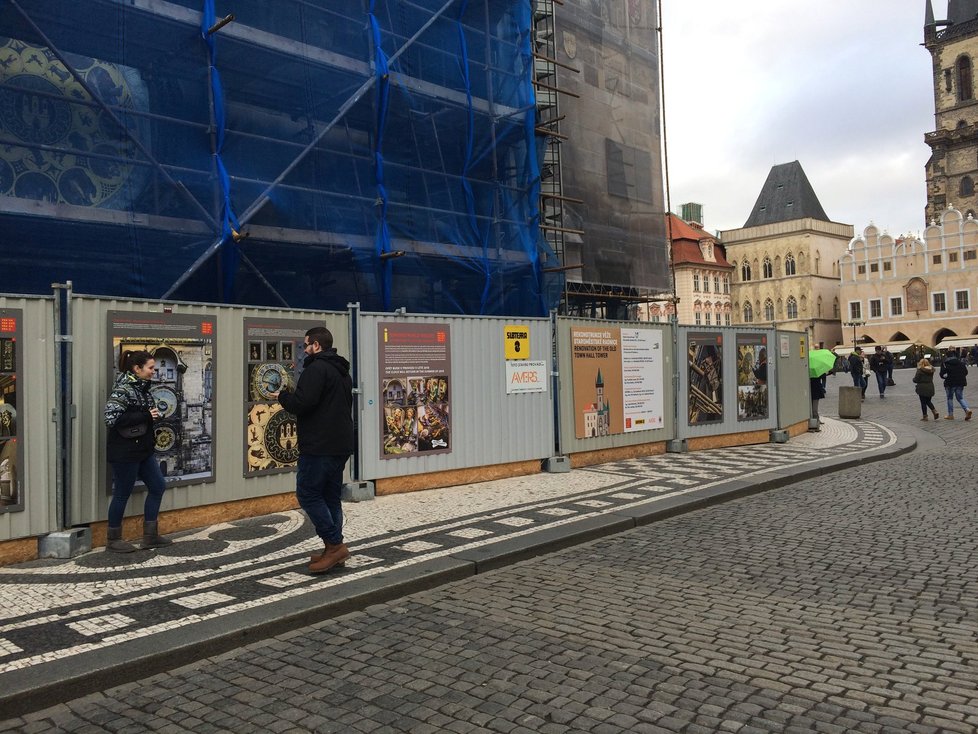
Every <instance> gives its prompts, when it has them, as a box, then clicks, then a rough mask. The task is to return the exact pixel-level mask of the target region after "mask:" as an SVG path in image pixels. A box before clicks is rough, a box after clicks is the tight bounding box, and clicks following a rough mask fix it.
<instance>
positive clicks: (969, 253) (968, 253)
mask: <svg viewBox="0 0 978 734" xmlns="http://www.w3.org/2000/svg"><path fill="white" fill-rule="evenodd" d="M964 259H965V260H974V259H975V251H974V250H965V251H964Z"/></svg>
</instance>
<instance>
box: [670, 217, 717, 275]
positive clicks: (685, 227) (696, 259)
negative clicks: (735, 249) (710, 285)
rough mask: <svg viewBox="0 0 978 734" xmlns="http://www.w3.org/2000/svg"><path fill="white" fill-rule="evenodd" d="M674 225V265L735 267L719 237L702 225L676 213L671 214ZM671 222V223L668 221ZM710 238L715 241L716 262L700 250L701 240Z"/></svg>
mask: <svg viewBox="0 0 978 734" xmlns="http://www.w3.org/2000/svg"><path fill="white" fill-rule="evenodd" d="M668 216H669V219H670V220H671V227H672V263H673V265H687V264H693V265H708V266H710V267H716V268H729V269H730V270H733V269H734V266H733V265H731V264H730V263H729V262H728V261H727V257H726V253H725V252H724V250H723V245H721V244H720V243H719V242H717V238H716V237H714V236H713V235H711V234H708V233H707V232H705V231H704V230H703V229H702V228H701V227H699V226H698V225H695V224H690V223H689V222H684V221H683V220H682V219H680V218H679V217H677V216H676V215H675V214H669V215H668ZM667 224H669V223H667ZM703 240H709V241H710V242H712V243H713V252H714V255H715V257H716V261H715V262H710V261H709V260H707V259H706V258H704V257H703V252H702V251H701V250H700V242H702V241H703Z"/></svg>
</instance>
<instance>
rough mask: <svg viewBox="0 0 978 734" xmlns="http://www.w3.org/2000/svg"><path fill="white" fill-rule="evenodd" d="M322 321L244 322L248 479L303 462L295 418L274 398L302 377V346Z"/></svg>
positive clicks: (248, 320)
mask: <svg viewBox="0 0 978 734" xmlns="http://www.w3.org/2000/svg"><path fill="white" fill-rule="evenodd" d="M316 326H322V323H321V322H318V321H296V320H283V319H246V320H245V322H244V345H245V354H244V363H245V395H244V412H245V419H244V432H245V463H244V476H246V477H249V476H259V475H262V474H274V473H277V472H286V471H292V470H294V469H295V467H296V464H297V463H298V461H299V441H298V430H297V428H296V420H295V416H294V415H292V414H291V413H289V412H288V411H287V410H285V409H284V408H283V407H282V406H281V405H279V403H278V400H277V399H276V398H274V397H272V393H277V392H278V391H279V390H281V389H282V388H286V387H294V386H295V384H296V383H297V382H298V381H299V375H301V374H302V369H303V366H302V365H303V360H304V359H305V351H303V346H302V345H303V341H304V339H305V334H306V332H307V331H308V330H309V329H312V328H314V327H316Z"/></svg>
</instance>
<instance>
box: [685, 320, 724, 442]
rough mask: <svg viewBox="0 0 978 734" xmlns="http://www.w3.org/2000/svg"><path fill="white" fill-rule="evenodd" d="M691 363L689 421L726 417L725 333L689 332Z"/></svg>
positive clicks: (698, 422) (717, 420)
mask: <svg viewBox="0 0 978 734" xmlns="http://www.w3.org/2000/svg"><path fill="white" fill-rule="evenodd" d="M686 346H687V355H686V359H687V363H688V366H689V369H688V375H689V425H691V426H702V425H706V424H709V423H720V422H722V421H723V335H722V334H719V333H717V332H706V333H689V334H687V336H686Z"/></svg>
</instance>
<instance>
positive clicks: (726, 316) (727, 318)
mask: <svg viewBox="0 0 978 734" xmlns="http://www.w3.org/2000/svg"><path fill="white" fill-rule="evenodd" d="M723 325H724V326H730V314H728V313H725V314H724V315H723Z"/></svg>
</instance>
